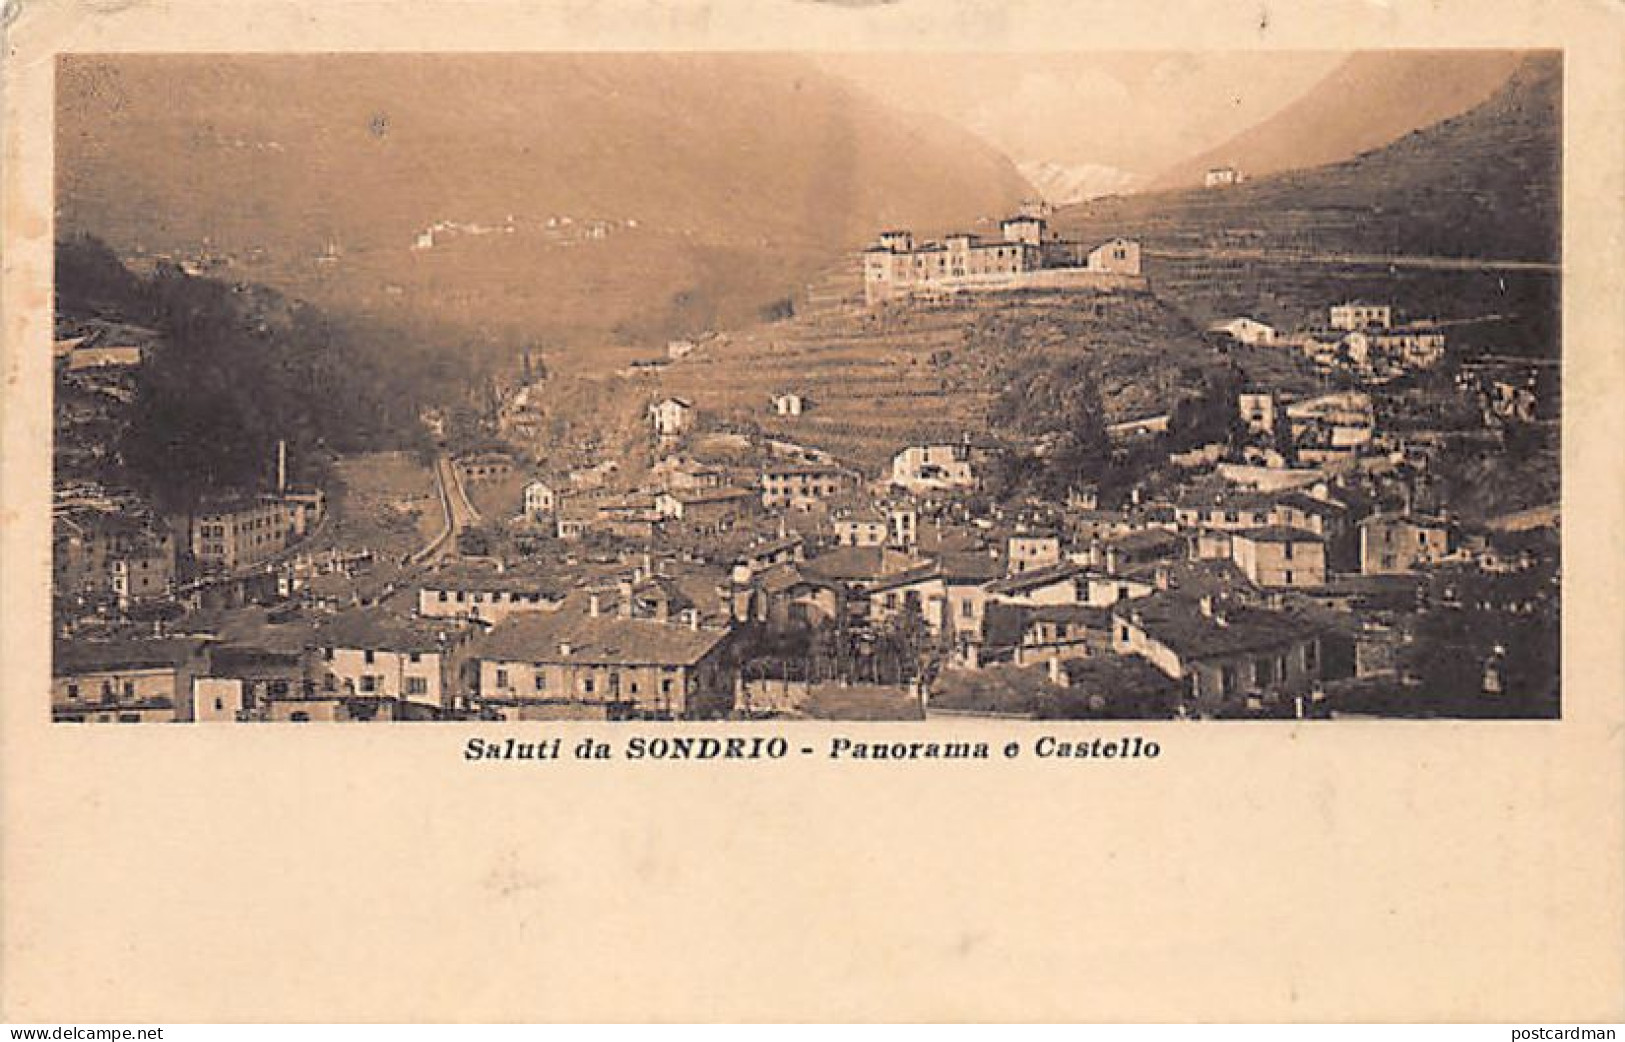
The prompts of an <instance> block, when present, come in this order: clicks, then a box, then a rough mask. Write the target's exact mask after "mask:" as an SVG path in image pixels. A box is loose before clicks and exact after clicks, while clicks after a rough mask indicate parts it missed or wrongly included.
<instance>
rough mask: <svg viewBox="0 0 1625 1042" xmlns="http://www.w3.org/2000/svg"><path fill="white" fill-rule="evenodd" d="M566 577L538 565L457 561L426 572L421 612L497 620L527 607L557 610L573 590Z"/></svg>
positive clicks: (420, 595)
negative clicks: (492, 565)
mask: <svg viewBox="0 0 1625 1042" xmlns="http://www.w3.org/2000/svg"><path fill="white" fill-rule="evenodd" d="M569 590H570V583H569V579H568V577H567V576H564V575H561V574H559V573H556V572H552V571H542V570H538V569H534V568H512V569H500V570H499V569H493V568H486V567H481V566H477V565H453V566H451V567H449V568H445V569H442V570H440V571H438V572H434V573H431V574H430V575H427V576H425V577H424V579H423V581H422V584H421V585H420V586H419V588H418V606H417V607H418V614H419V615H421V616H422V617H424V618H426V619H471V620H477V621H480V622H484V623H487V624H493V625H494V624H496V623H499V622H501V621H503V620H504V619H506V618H507V617H508V616H510V615H515V614H521V613H524V612H537V611H557V610H558V608H559V606H560V605H561V604H563V603H564V598H565V596H566V595H567V594H568V593H569Z"/></svg>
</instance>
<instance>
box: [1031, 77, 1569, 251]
mask: <svg viewBox="0 0 1625 1042" xmlns="http://www.w3.org/2000/svg"><path fill="white" fill-rule="evenodd" d="M1561 150H1562V63H1561V57H1560V56H1556V55H1545V54H1542V55H1538V56H1534V57H1530V58H1527V59H1525V60H1524V61H1523V62H1522V63H1521V64H1520V65H1519V66H1518V68H1517V70H1516V72H1515V73H1514V74H1513V75H1512V76H1511V78H1510V79H1508V80H1507V82H1506V83H1505V84H1504V85H1503V86H1502V87H1501V89H1500V90H1498V91H1496V92H1495V94H1494V95H1492V96H1491V97H1490V98H1488V99H1487V100H1485V101H1484V102H1483V103H1482V104H1480V105H1477V106H1475V107H1474V108H1472V109H1471V110H1469V111H1468V112H1465V113H1463V114H1462V115H1460V116H1458V117H1455V118H1453V119H1448V120H1445V121H1444V122H1441V123H1438V124H1435V125H1434V126H1430V127H1427V128H1425V129H1423V130H1418V131H1415V132H1413V133H1410V134H1407V135H1406V136H1405V137H1403V138H1402V139H1400V140H1398V141H1395V142H1393V143H1392V144H1389V145H1387V146H1385V147H1383V148H1380V149H1376V150H1374V151H1371V152H1367V153H1365V154H1363V155H1360V156H1358V157H1356V158H1354V159H1350V160H1347V161H1345V162H1340V163H1335V164H1332V165H1329V166H1321V167H1316V168H1315V169H1312V170H1300V171H1294V172H1291V173H1283V174H1278V175H1275V176H1271V177H1263V178H1256V179H1254V180H1251V181H1248V182H1246V183H1244V184H1241V185H1237V186H1235V187H1232V188H1226V189H1223V190H1213V189H1201V188H1197V189H1182V190H1177V191H1163V192H1148V193H1145V194H1143V195H1135V196H1125V197H1115V198H1111V199H1099V200H1094V201H1091V202H1088V203H1083V204H1081V205H1079V206H1076V207H1070V208H1067V209H1065V210H1062V211H1060V212H1059V213H1057V214H1056V217H1055V224H1056V225H1057V227H1058V228H1060V229H1061V230H1062V231H1063V232H1066V233H1069V234H1073V235H1080V236H1081V237H1083V238H1086V239H1088V238H1104V237H1106V236H1108V235H1110V234H1126V235H1131V236H1134V237H1136V238H1139V239H1140V240H1142V242H1144V243H1145V244H1146V245H1147V246H1148V247H1150V248H1152V249H1154V250H1164V251H1166V250H1174V249H1180V248H1193V249H1222V248H1236V249H1250V248H1251V249H1273V250H1307V251H1310V252H1316V253H1350V254H1357V253H1371V254H1412V255H1426V256H1449V257H1480V258H1502V259H1511V260H1527V261H1556V260H1557V259H1558V256H1559V232H1560V230H1561V222H1560V219H1559V213H1558V207H1559V205H1560V200H1561V170H1560V166H1559V164H1560V161H1561Z"/></svg>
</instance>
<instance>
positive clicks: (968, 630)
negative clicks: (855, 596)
mask: <svg viewBox="0 0 1625 1042" xmlns="http://www.w3.org/2000/svg"><path fill="white" fill-rule="evenodd" d="M1002 574H1003V566H1002V562H1001V561H1000V560H999V559H998V556H997V555H994V554H988V553H945V554H942V555H940V556H939V557H938V558H937V560H935V561H930V562H927V563H925V564H923V565H919V566H916V567H914V568H910V569H909V570H908V571H905V572H901V573H899V574H897V575H893V576H891V577H889V578H886V579H884V580H882V581H880V582H878V583H875V584H874V585H873V586H872V587H870V588H869V590H868V594H869V621H870V623H871V624H874V625H883V624H885V623H888V622H891V621H892V620H894V619H898V618H900V617H902V616H905V615H909V614H915V615H917V616H918V617H919V618H920V619H921V620H922V621H923V622H924V623H925V626H926V628H927V629H929V630H930V631H931V632H932V633H936V634H957V635H962V636H975V635H977V634H980V633H981V630H982V608H983V605H984V604H986V602H987V592H986V589H985V587H986V586H987V584H988V583H989V582H991V581H992V580H994V579H996V578H999V577H1000V576H1001V575H1002Z"/></svg>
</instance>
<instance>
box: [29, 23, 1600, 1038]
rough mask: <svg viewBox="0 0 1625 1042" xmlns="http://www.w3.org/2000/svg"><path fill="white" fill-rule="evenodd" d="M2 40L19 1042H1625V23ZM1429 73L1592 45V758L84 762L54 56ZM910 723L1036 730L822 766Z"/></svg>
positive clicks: (108, 30)
mask: <svg viewBox="0 0 1625 1042" xmlns="http://www.w3.org/2000/svg"><path fill="white" fill-rule="evenodd" d="M5 10H6V14H7V19H8V21H9V25H8V27H7V28H6V30H5V32H6V37H5V48H6V62H5V70H4V77H5V78H4V86H5V116H6V123H5V153H4V183H3V191H4V200H3V201H4V252H3V256H4V284H3V289H4V298H3V302H4V307H3V309H0V314H3V321H4V356H3V361H4V374H5V382H4V409H3V419H0V424H3V426H0V433H3V439H4V440H3V442H0V446H3V456H0V494H3V500H0V551H3V557H0V595H3V596H0V606H3V607H0V612H3V618H4V627H3V630H0V663H3V690H4V696H5V698H4V702H3V704H0V801H3V807H4V816H3V819H0V828H3V832H0V842H3V848H0V850H3V853H0V857H3V861H0V881H3V891H0V893H3V898H4V903H3V906H0V930H3V947H0V988H3V990H0V1003H3V1005H0V1019H5V1020H11V1021H64V1022H74V1021H77V1022H85V1021H94V1020H124V1021H159V1022H162V1021H170V1022H174V1021H191V1020H298V1021H305V1020H316V1021H334V1020H337V1021H348V1020H407V1021H416V1020H537V1019H541V1020H572V1019H611V1020H640V1019H660V1020H689V1019H702V1020H711V1019H717V1020H735V1019H751V1020H800V1019H818V1020H827V1019H835V1020H848V1019H887V1020H895V1019H910V1020H931V1021H947V1020H963V1019H970V1020H993V1019H1012V1020H1023V1021H1026V1020H1072V1019H1081V1020H1179V1021H1184V1020H1236V1019H1243V1020H1325V1019H1334V1020H1335V1019H1352V1020H1359V1021H1379V1020H1393V1019H1398V1020H1410V1019H1421V1020H1437V1019H1443V1020H1511V1021H1559V1020H1561V1021H1563V1022H1565V1023H1569V1022H1574V1021H1588V1020H1618V1019H1621V1018H1622V1017H1625V944H1622V942H1621V938H1622V937H1625V872H1622V851H1625V817H1622V809H1625V728H1622V723H1625V699H1622V697H1621V691H1622V687H1625V642H1622V640H1621V636H1622V630H1625V626H1622V623H1621V619H1622V614H1621V593H1620V591H1621V588H1622V583H1621V579H1622V578H1625V576H1622V575H1621V564H1622V561H1625V536H1622V533H1625V524H1622V522H1625V509H1622V507H1625V502H1622V500H1625V484H1622V481H1621V478H1622V466H1621V464H1622V456H1625V454H1622V452H1621V449H1620V446H1621V445H1622V444H1625V437H1622V436H1625V422H1622V419H1621V410H1620V407H1619V401H1620V396H1621V391H1622V390H1625V380H1622V376H1625V374H1622V368H1625V366H1622V360H1625V348H1622V345H1621V335H1622V330H1625V278H1622V272H1625V265H1622V262H1621V259H1620V258H1621V254H1622V247H1625V222H1622V216H1621V212H1622V207H1621V202H1622V200H1625V133H1622V132H1621V128H1622V118H1625V117H1622V114H1625V75H1622V73H1625V69H1622V65H1625V33H1622V31H1621V29H1622V24H1625V7H1622V6H1621V5H1620V4H1618V3H1614V2H1611V0H1584V2H1582V0H1573V2H1565V3H1542V2H1500V0H1484V2H1478V3H1469V2H1463V0H1431V2H1421V0H1417V2H1409V0H1407V2H1400V0H1369V2H1294V3H1290V4H1287V3H1283V2H1280V0H1273V2H1272V0H1259V2H1255V3H1241V4H1215V3H1206V2H1201V0H1157V2H1155V3H1152V2H1150V0H1147V2H1145V3H1120V2H1092V3H1091V2H1084V0H1052V2H1042V3H1041V2H1036V0H1017V2H1013V3H999V2H997V0H963V2H955V0H930V2H927V0H901V2H897V3H889V4H878V5H864V4H854V3H852V2H851V0H847V2H844V3H842V2H836V3H819V2H810V0H768V2H746V0H715V2H709V3H703V2H693V0H684V2H673V3H654V2H650V0H565V2H559V3H540V2H533V3H515V2H510V0H496V2H490V3H482V4H468V3H449V2H407V0H396V2H389V3H384V2H377V0H354V2H342V0H266V2H253V3H249V2H242V0H237V2H219V0H216V2H200V0H170V2H160V0H154V2H138V0H55V2H52V0H11V2H10V3H8V4H7V5H6V8H5ZM1400 46H1414V47H1442V46H1493V47H1556V48H1562V49H1563V50H1564V51H1565V52H1566V76H1565V90H1564V95H1565V109H1566V120H1567V148H1566V159H1565V175H1566V185H1565V209H1564V214H1565V236H1564V241H1565V251H1566V265H1567V272H1566V277H1565V291H1566V292H1565V323H1564V328H1565V340H1566V349H1567V360H1566V370H1567V371H1566V373H1565V381H1564V382H1565V400H1566V402H1565V404H1566V415H1565V431H1564V457H1565V458H1564V468H1565V469H1564V478H1565V481H1564V524H1565V527H1566V540H1565V543H1566V545H1565V558H1566V560H1565V569H1564V571H1565V591H1564V598H1565V604H1564V622H1565V633H1564V653H1565V681H1566V684H1565V692H1564V706H1563V720H1562V721H1561V722H1560V723H1533V722H1522V723H1497V724H1488V723H1473V724H1466V723H1463V724H1450V723H1399V722H1395V723H1372V724H1339V725H1335V726H1327V725H1308V726H1301V727H1300V726H1293V725H1288V724H1263V725H1249V724H1239V723H1238V724H1223V725H1203V726H1192V725H1174V724H1145V725H1137V726H1136V725H1130V726H1125V727H1095V726H1091V725H1087V724H1076V725H1055V726H1053V727H1050V728H1049V730H1050V731H1054V732H1058V733H1059V732H1068V733H1073V734H1075V735H1081V734H1085V733H1088V734H1100V733H1103V734H1124V733H1138V734H1145V735H1148V736H1154V737H1155V738H1157V740H1158V741H1160V742H1161V744H1162V747H1163V750H1164V751H1163V755H1162V756H1161V758H1160V759H1159V760H1158V761H1156V762H1155V763H1154V764H1150V765H1147V764H1143V763H1142V764H1139V765H1126V764H1118V765H1115V766H1111V767H1107V766H1103V765H1098V764H1096V765H1090V764H1088V763H1087V762H1085V763H1079V764H1071V765H1067V764H1064V763H1040V762H1035V761H1033V760H1031V759H1030V758H1024V759H1022V760H1018V761H1015V762H1008V763H1007V762H992V763H987V764H976V765H966V764H963V763H947V764H940V765H938V764H929V763H920V764H912V765H908V764H889V765H888V764H877V765H869V766H864V765H858V764H830V763H829V762H828V761H826V760H823V759H811V760H797V761H791V762H786V763H783V764H755V765H741V764H720V765H713V766H700V765H686V766H684V765H659V764H654V765H650V764H628V763H621V764H614V765H609V766H607V767H606V766H603V765H596V766H584V765H577V764H569V763H566V764H560V765H556V766H551V767H545V768H541V767H535V766H534V765H524V766H519V767H515V766H513V765H509V766H507V767H503V768H498V769H488V768H480V769H475V768H473V767H470V766H467V765H465V764H464V763H463V762H462V761H461V759H460V756H459V752H460V749H461V745H462V739H463V737H464V736H465V735H466V734H468V733H471V729H469V728H464V727H461V726H434V725H425V726H417V727H387V728H386V727H355V728H343V727H330V728H322V727H307V728H305V729H302V730H290V729H289V728H286V727H278V726H270V725H266V726H260V727H243V728H236V729H224V730H220V731H211V732H209V733H205V732H203V731H201V730H198V729H193V728H186V727H174V728H154V727H145V728H130V729H121V728H88V729H79V728H52V727H51V726H50V725H49V723H48V716H47V714H46V713H45V712H44V705H45V694H44V692H45V691H46V690H47V685H48V673H49V666H48V661H47V660H48V655H49V638H48V615H49V597H48V588H49V554H50V533H49V523H48V520H49V506H50V494H49V487H50V485H49V479H48V474H49V464H50V454H49V445H48V441H49V437H50V430H51V417H50V387H51V378H50V362H49V358H50V354H49V352H48V350H47V349H46V348H47V339H48V337H49V335H50V328H51V322H50V288H49V279H50V263H51V241H52V208H51V203H50V199H51V176H52V163H51V149H52V144H51V134H50V126H51V122H50V121H51V68H52V63H53V56H54V54H56V53H58V52H62V51H87V52H89V51H173V50H197V51H243V50H253V51H280V50H324V51H333V50H515V49H525V50H531V49H535V50H553V49H566V50H643V49H667V48H676V49H691V50H734V49H751V50H755V49H763V50H773V49H778V50H789V49H824V50H923V51H940V52H944V53H945V60H949V59H948V54H947V52H953V51H971V50H1040V49H1042V50H1106V49H1119V50H1121V49H1158V50H1173V49H1182V48H1188V49H1238V50H1255V49H1262V50H1269V49H1313V48H1324V47H1335V48H1337V49H1356V48H1384V47H1400ZM882 728H885V729H886V733H887V734H899V735H901V734H910V735H917V734H920V733H923V732H925V731H929V732H931V733H933V734H945V733H948V732H950V731H952V732H955V733H959V732H963V731H967V730H976V731H979V732H981V733H983V734H986V735H988V736H989V737H990V738H995V739H1000V740H1002V739H1004V738H1006V737H1008V738H1028V739H1030V738H1032V737H1035V736H1036V735H1037V734H1038V733H1040V732H1039V731H1038V730H1037V725H1020V726H1002V725H1001V726H993V725H969V724H959V725H948V724H943V723H938V722H932V723H930V724H922V725H847V726H845V727H843V726H841V725H796V726H795V731H794V735H793V737H796V738H802V737H806V738H809V739H812V740H815V741H816V740H818V739H819V738H820V737H821V736H822V735H825V734H828V733H833V732H839V731H846V732H854V731H868V732H870V733H871V734H874V733H879V732H880V729H882ZM733 729H734V730H738V731H745V730H756V731H775V732H783V731H784V729H783V728H782V727H779V728H773V727H758V728H750V727H745V726H742V725H741V726H738V727H735V728H733ZM482 730H483V729H482ZM568 733H569V734H570V735H571V736H578V735H581V734H586V733H596V732H594V729H593V728H591V727H590V726H588V725H575V726H573V727H571V728H570V729H569V731H568ZM609 733H610V734H613V735H615V736H617V737H624V735H625V733H626V732H624V731H613V730H612V731H610V732H609Z"/></svg>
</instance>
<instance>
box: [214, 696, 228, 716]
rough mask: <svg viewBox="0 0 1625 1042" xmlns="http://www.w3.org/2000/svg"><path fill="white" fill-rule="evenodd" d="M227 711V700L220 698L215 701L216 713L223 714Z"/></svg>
mask: <svg viewBox="0 0 1625 1042" xmlns="http://www.w3.org/2000/svg"><path fill="white" fill-rule="evenodd" d="M225 710H226V703H225V700H224V699H220V698H217V699H215V700H214V711H215V712H217V713H223V712H225Z"/></svg>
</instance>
